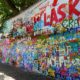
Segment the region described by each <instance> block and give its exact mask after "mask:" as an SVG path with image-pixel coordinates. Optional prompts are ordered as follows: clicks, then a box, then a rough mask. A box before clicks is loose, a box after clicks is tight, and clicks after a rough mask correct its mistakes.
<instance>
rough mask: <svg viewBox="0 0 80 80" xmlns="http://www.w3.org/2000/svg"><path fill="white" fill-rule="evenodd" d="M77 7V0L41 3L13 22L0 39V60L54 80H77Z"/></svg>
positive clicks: (79, 72) (79, 34)
mask: <svg viewBox="0 0 80 80" xmlns="http://www.w3.org/2000/svg"><path fill="white" fill-rule="evenodd" d="M79 5H80V0H44V3H43V2H42V3H41V4H38V6H37V7H34V9H32V10H30V11H29V14H28V12H27V11H26V12H25V14H24V15H23V16H22V15H21V16H18V17H17V18H15V19H13V20H12V26H13V27H12V30H11V31H10V33H9V35H8V36H6V38H3V39H1V40H0V61H1V62H2V63H8V64H10V65H14V66H16V67H21V68H24V69H27V70H29V71H34V72H39V73H42V74H43V75H49V76H52V77H55V78H56V80H58V79H60V80H76V79H78V80H80V9H79ZM30 13H31V14H30ZM27 15H28V16H27ZM4 44H5V45H4Z"/></svg>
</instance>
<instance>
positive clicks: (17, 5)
mask: <svg viewBox="0 0 80 80" xmlns="http://www.w3.org/2000/svg"><path fill="white" fill-rule="evenodd" d="M37 1H38V0H0V30H1V29H2V28H1V27H2V25H3V24H4V22H5V20H7V19H9V18H12V17H14V16H15V15H18V14H19V13H20V12H22V10H25V9H27V8H28V7H30V6H31V5H33V4H34V3H36V2H37Z"/></svg>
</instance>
